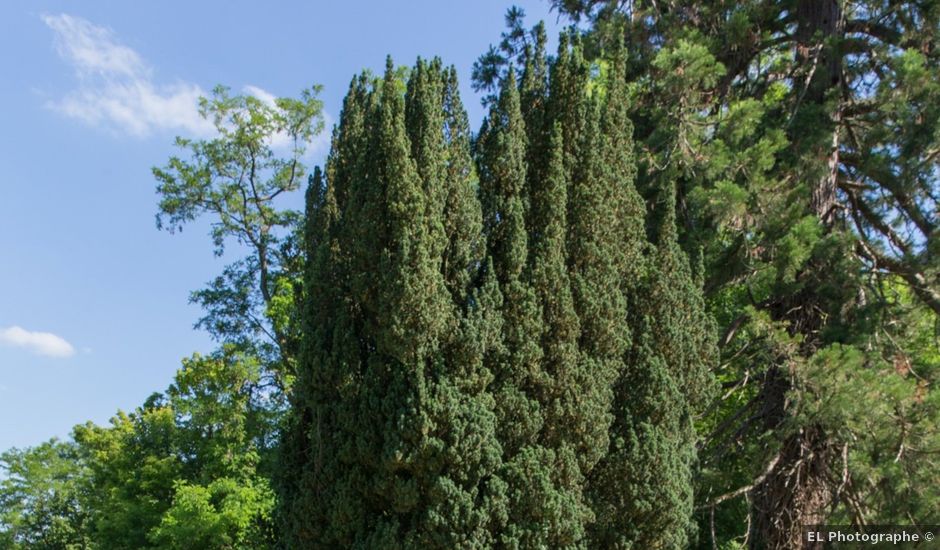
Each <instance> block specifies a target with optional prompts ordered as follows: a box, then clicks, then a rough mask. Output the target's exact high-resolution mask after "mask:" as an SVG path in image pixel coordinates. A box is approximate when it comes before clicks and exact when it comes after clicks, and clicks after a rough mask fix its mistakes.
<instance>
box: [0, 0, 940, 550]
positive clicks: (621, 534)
mask: <svg viewBox="0 0 940 550" xmlns="http://www.w3.org/2000/svg"><path fill="white" fill-rule="evenodd" d="M555 8H556V9H557V10H558V11H559V13H560V14H561V15H563V16H565V17H568V18H570V19H571V21H572V23H573V24H574V25H573V26H572V28H571V29H570V30H568V31H566V32H564V33H563V35H562V37H561V38H560V40H559V47H558V49H557V51H556V52H554V53H549V52H547V51H546V46H545V44H546V36H545V31H544V29H543V28H542V26H541V25H536V26H535V27H532V28H528V27H526V25H525V22H524V19H523V14H522V13H521V11H520V10H517V9H511V10H510V11H509V12H508V14H507V30H506V32H505V33H504V35H503V37H502V40H501V42H500V43H499V44H498V45H497V46H494V47H493V48H491V49H490V51H489V52H487V53H485V54H484V55H483V56H481V58H480V60H479V62H478V63H477V65H476V66H475V67H474V72H473V82H474V85H475V87H476V89H477V90H478V91H480V92H482V93H483V94H484V102H485V104H486V105H487V106H488V107H489V109H490V113H489V116H488V117H487V118H486V120H485V121H484V123H483V125H482V127H481V128H480V130H479V131H478V132H476V133H473V132H472V131H471V130H470V128H469V123H468V121H467V117H466V113H465V112H464V110H463V107H462V105H461V101H460V98H459V94H458V93H457V75H456V73H455V71H454V70H453V69H451V68H445V67H444V66H443V65H442V64H441V62H440V61H438V60H432V61H423V60H419V61H418V63H417V64H416V65H415V66H414V67H412V68H404V67H395V66H394V65H392V64H391V62H389V64H388V67H387V70H386V73H385V74H384V75H382V76H381V77H379V76H375V75H371V74H368V73H364V74H362V75H359V76H357V77H355V78H354V79H353V81H352V83H351V85H350V89H349V93H348V94H347V97H346V99H345V101H344V105H343V112H342V116H341V118H340V121H339V123H338V125H337V127H336V128H335V129H334V130H333V142H332V148H331V152H330V156H329V159H328V160H327V163H326V166H325V167H324V170H322V171H320V170H314V172H313V173H312V174H310V178H309V185H308V188H307V191H306V193H307V211H306V213H300V212H296V211H291V210H285V209H283V208H279V207H278V206H277V199H278V197H279V196H281V195H282V194H284V193H290V192H296V191H297V190H298V189H299V188H300V186H301V183H302V182H304V181H307V180H308V177H307V174H306V173H305V171H304V168H303V166H302V163H301V162H300V159H301V156H302V153H303V147H304V145H305V143H306V142H308V141H309V139H310V138H311V137H312V136H313V135H314V134H315V133H316V132H318V131H320V130H321V128H320V126H321V124H322V123H321V117H320V107H321V106H320V103H319V102H318V100H317V99H316V89H312V90H310V91H308V92H305V93H304V94H302V95H301V97H300V98H298V99H281V100H278V102H277V104H276V105H275V106H270V105H266V104H264V103H262V102H260V101H258V100H256V99H254V98H251V97H241V96H230V95H229V94H228V93H227V91H226V90H224V89H221V88H220V89H217V90H216V93H215V94H214V96H213V97H212V98H209V99H206V100H205V101H204V103H203V110H204V115H205V116H206V117H208V118H210V119H212V120H213V121H214V122H215V123H216V126H217V129H218V137H217V138H215V139H211V140H204V141H189V140H183V139H180V140H178V145H180V147H181V149H182V151H183V152H184V155H183V156H182V157H180V158H176V157H174V158H171V159H170V160H169V162H168V163H167V165H166V166H164V167H162V168H159V169H155V170H154V174H155V176H156V178H157V180H158V191H159V194H160V198H161V202H160V215H159V217H158V225H160V226H161V227H164V228H167V229H170V230H174V229H180V228H182V226H183V225H185V224H186V223H188V222H191V221H193V220H195V219H196V218H198V217H201V216H209V217H210V219H211V221H212V237H213V240H214V243H215V245H216V247H217V252H218V253H221V252H222V248H223V246H224V245H225V244H226V243H228V242H237V243H239V244H240V245H241V246H240V247H239V249H240V250H244V251H247V254H246V256H245V257H244V258H243V259H241V260H239V261H237V262H235V263H234V264H232V265H230V266H229V267H227V268H226V269H225V270H224V272H223V274H221V275H220V276H219V277H218V278H217V279H215V280H214V281H211V282H210V283H209V285H208V286H207V287H206V288H205V289H203V290H200V291H197V292H195V293H194V294H193V297H192V299H193V300H194V301H195V302H197V303H199V304H201V305H202V306H203V307H204V309H205V311H206V315H205V316H204V317H203V318H202V319H201V320H200V321H199V324H198V325H199V326H200V327H202V328H205V329H207V330H209V331H210V333H211V334H212V335H213V336H214V337H216V338H217V339H218V340H219V342H220V348H219V350H218V351H217V352H215V353H213V354H211V355H210V356H207V357H200V356H193V357H192V358H190V359H188V360H185V361H184V363H183V367H182V368H181V369H180V371H179V372H178V374H177V377H176V379H175V381H174V383H173V384H172V385H171V386H170V388H168V390H167V391H165V392H163V393H161V394H155V395H154V396H153V397H152V398H150V399H149V400H148V401H147V402H146V403H145V404H144V405H142V406H141V407H140V408H138V409H137V410H135V411H134V412H133V413H130V414H125V413H119V414H118V415H117V416H116V417H115V418H114V419H113V420H112V422H111V425H110V426H108V427H99V426H94V425H90V424H89V425H83V426H78V427H76V429H75V430H74V433H73V438H72V439H71V440H70V441H66V442H60V441H51V442H49V443H46V444H43V445H40V446H37V447H35V448H31V449H26V450H11V451H8V452H7V453H5V454H4V455H3V456H2V459H0V464H2V466H3V468H4V470H5V474H6V477H5V479H3V480H2V481H0V543H3V544H4V545H7V546H10V547H29V548H33V547H38V548H43V547H45V548H70V547H71V548H85V547H98V548H141V547H166V548H177V547H179V548H190V547H193V545H194V544H195V545H197V546H199V547H206V548H227V547H268V546H274V545H283V546H287V547H321V546H323V547H326V546H336V545H340V546H348V545H358V546H364V547H397V546H408V547H413V546H419V547H426V546H427V547H455V546H459V547H494V546H498V547H519V548H530V547H554V546H559V547H642V548H645V547H651V548H673V547H687V546H701V547H723V548H735V547H743V546H750V547H755V548H792V547H800V544H801V543H800V542H799V535H800V532H801V527H802V525H804V524H811V523H821V522H824V521H827V522H830V523H851V524H853V525H857V526H864V525H866V524H878V523H902V524H909V523H912V522H913V523H921V524H930V523H938V522H940V521H938V520H940V518H938V517H937V514H938V510H940V494H938V491H940V489H938V487H940V483H938V482H940V479H938V475H940V474H938V472H940V469H938V468H937V462H936V461H937V453H938V452H940V433H938V428H937V426H938V422H937V421H938V405H940V402H938V397H937V392H936V390H935V389H934V385H935V383H934V379H935V378H936V377H937V375H938V364H940V355H938V353H937V343H936V315H937V313H940V296H938V294H937V292H938V281H937V263H936V255H935V250H934V248H935V239H934V238H933V237H934V230H935V228H934V226H935V224H936V216H937V185H936V182H937V176H938V155H937V151H938V140H940V132H938V124H937V122H938V121H937V118H938V116H940V102H938V99H940V98H938V92H940V88H938V86H940V84H938V79H937V78H936V77H937V75H938V67H937V55H938V53H937V46H936V35H937V32H938V31H940V28H938V17H940V5H938V4H937V3H935V2H917V3H915V2H887V1H884V2H879V1H858V2H840V1H837V0H825V1H823V2H818V1H808V0H806V1H804V0H792V1H773V2H771V1H752V2H733V3H731V2H681V1H677V2H661V1H657V2H645V1H639V0H637V1H634V2H621V1H616V2H610V1H601V0H587V1H578V0H575V1H570V2H569V1H563V2H556V3H555ZM285 134H286V135H287V136H289V137H290V138H292V142H293V143H294V147H293V148H292V149H291V150H290V151H289V152H288V153H287V154H286V155H285V154H282V153H281V152H280V151H277V152H276V151H274V150H272V148H271V146H270V143H271V141H270V140H271V138H272V137H273V136H274V135H285ZM197 541H198V542H197Z"/></svg>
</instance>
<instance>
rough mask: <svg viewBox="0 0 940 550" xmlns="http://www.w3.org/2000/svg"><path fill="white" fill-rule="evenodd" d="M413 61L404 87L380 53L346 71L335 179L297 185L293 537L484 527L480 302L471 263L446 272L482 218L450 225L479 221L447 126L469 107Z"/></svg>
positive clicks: (388, 540) (489, 443) (488, 413)
mask: <svg viewBox="0 0 940 550" xmlns="http://www.w3.org/2000/svg"><path fill="white" fill-rule="evenodd" d="M412 74H413V76H412V80H411V81H410V82H409V83H408V85H407V92H406V94H402V93H401V85H400V83H399V82H398V80H397V77H396V73H395V71H394V68H393V67H392V65H391V61H389V63H388V65H387V67H386V73H385V77H384V79H383V80H382V81H381V82H376V83H374V84H373V83H369V82H368V80H367V79H366V78H364V77H363V78H360V79H359V80H357V81H355V82H354V85H353V87H352V88H351V91H350V95H349V96H348V97H347V101H346V104H345V105H344V112H343V117H342V118H341V120H340V125H339V127H338V129H337V130H336V132H335V134H334V150H333V152H332V153H331V156H330V160H329V165H328V169H327V174H328V180H329V178H330V177H332V178H335V181H328V182H327V184H326V185H325V186H323V185H320V184H318V183H314V184H313V185H312V187H311V189H323V191H322V193H321V192H320V191H313V190H312V191H311V192H310V196H311V200H310V203H311V205H312V206H311V208H310V209H309V212H308V216H309V217H308V227H310V228H311V229H310V230H309V231H308V234H309V235H311V237H309V238H308V241H309V244H310V247H311V250H308V265H309V270H308V277H307V282H308V297H307V308H306V316H307V320H308V321H307V326H306V333H307V338H306V341H307V345H306V346H305V353H304V358H305V359H304V369H302V378H303V382H302V383H300V384H299V385H298V390H297V391H298V396H297V402H298V405H299V406H298V407H296V408H295V417H296V418H297V421H296V424H297V426H296V427H295V430H294V431H293V432H292V435H291V437H292V438H296V439H297V441H291V442H289V446H288V449H289V450H290V451H291V455H292V456H293V457H299V459H300V460H301V461H303V462H304V465H303V468H302V470H303V475H301V476H300V481H298V482H297V484H296V487H294V489H293V491H289V492H288V493H287V494H288V498H287V499H286V501H285V503H284V508H285V514H284V517H285V519H287V521H286V522H285V526H286V530H287V531H289V533H288V541H289V542H290V543H291V544H293V545H296V546H299V547H311V546H313V547H335V546H350V545H359V546H364V547H382V548H385V547H397V546H411V547H437V548H453V547H479V546H486V545H489V544H490V541H491V533H492V532H493V529H492V528H491V527H490V525H489V523H490V518H491V517H492V514H491V513H490V512H489V511H488V510H489V507H491V506H492V504H491V503H492V502H493V501H494V500H499V498H500V497H499V494H500V490H501V489H500V484H499V483H498V482H496V481H495V479H496V478H495V477H494V473H495V471H496V469H497V468H498V464H499V460H500V455H501V451H500V446H499V444H498V443H497V442H496V439H495V415H494V413H493V399H492V397H491V396H489V394H488V393H487V392H486V390H487V387H488V380H489V376H488V375H487V373H486V371H485V369H484V368H483V362H482V357H483V351H482V349H481V346H480V345H479V340H480V339H479V338H478V336H477V334H478V333H479V332H481V331H482V330H483V329H485V326H481V325H485V323H484V321H481V319H486V318H487V311H488V310H487V307H489V305H488V304H487V303H486V301H485V300H480V301H479V303H481V304H483V305H480V306H476V305H474V303H473V301H472V300H471V299H470V297H469V296H468V295H465V294H464V295H462V294H461V292H462V290H461V289H463V288H465V287H467V285H468V282H467V279H469V275H460V276H457V275H453V274H454V273H458V272H461V271H467V272H468V273H469V272H471V271H474V270H475V269H478V264H479V262H480V258H479V257H476V258H474V257H473V251H474V250H477V251H479V250H480V247H479V246H478V245H475V244H474V242H475V241H477V242H478V241H479V231H478V230H477V231H476V234H475V235H474V234H473V233H469V234H468V233H466V232H461V231H456V232H451V233H448V230H447V228H454V227H455V226H456V225H457V223H458V222H459V221H461V220H468V219H469V221H470V222H471V226H470V227H471V231H473V229H472V228H473V227H474V224H473V220H472V218H473V216H474V213H476V216H477V220H476V223H475V227H477V228H479V227H480V222H479V218H478V216H479V212H480V209H479V206H478V205H475V204H474V203H475V200H476V198H475V196H474V195H473V193H472V188H470V180H469V176H470V174H469V171H468V167H469V158H470V157H469V154H470V153H469V150H468V147H469V140H468V139H467V136H466V135H461V134H460V130H459V129H454V130H455V131H454V132H452V131H451V129H452V128H453V127H454V126H459V124H460V122H461V120H462V119H465V117H466V115H465V114H464V113H463V111H462V107H461V106H460V104H459V98H458V97H457V96H456V94H455V92H454V90H455V89H456V82H453V81H448V76H447V74H446V73H445V72H444V71H443V70H442V69H441V67H440V63H439V62H438V61H434V62H432V63H426V62H423V61H419V62H418V64H417V66H416V67H415V69H414V71H412ZM449 74H450V76H451V77H452V76H453V73H452V72H451V73H449ZM445 104H446V108H445ZM455 132H456V133H455ZM455 135H457V136H458V137H456V138H455V137H454V136H455ZM461 147H462V148H463V151H460V150H459V149H460V148H461ZM461 163H462V167H461V166H455V165H459V164H461ZM318 174H319V173H318ZM320 196H322V197H324V198H323V199H320V198H318V197H320ZM339 197H343V198H344V199H345V200H344V201H343V203H344V204H342V205H337V206H336V207H334V206H332V204H333V203H334V202H339V201H337V200H336V199H337V198H339ZM321 205H326V206H321ZM324 212H326V213H329V215H328V216H325V215H324V214H323V213H324ZM332 212H336V214H332ZM314 220H316V221H314ZM321 220H329V223H326V222H325V221H321ZM313 249H315V250H313ZM445 255H447V256H448V257H449V258H451V257H452V258H453V260H454V262H458V263H463V264H464V267H463V268H460V269H451V268H450V267H448V266H449V265H450V264H449V263H448V262H446V261H445V260H444V258H445ZM451 263H452V262H451ZM449 274H450V275H453V280H452V281H449V282H448V281H447V280H446V278H447V277H448V275H449ZM467 290H469V289H467ZM490 309H492V308H490ZM465 311H466V312H467V313H466V314H464V312H465ZM494 495H495V496H494Z"/></svg>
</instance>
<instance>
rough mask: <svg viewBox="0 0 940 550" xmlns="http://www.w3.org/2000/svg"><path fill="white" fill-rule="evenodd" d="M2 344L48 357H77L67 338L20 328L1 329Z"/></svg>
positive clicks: (0, 341)
mask: <svg viewBox="0 0 940 550" xmlns="http://www.w3.org/2000/svg"><path fill="white" fill-rule="evenodd" d="M0 344H3V345H7V346H13V347H18V348H25V349H28V350H29V351H31V352H33V353H35V354H37V355H45V356H46V357H71V356H73V355H75V348H74V347H72V344H70V343H68V342H67V341H66V340H65V338H62V337H61V336H58V335H56V334H52V333H51V332H38V331H29V330H26V329H23V328H20V327H18V326H12V327H8V328H5V329H0Z"/></svg>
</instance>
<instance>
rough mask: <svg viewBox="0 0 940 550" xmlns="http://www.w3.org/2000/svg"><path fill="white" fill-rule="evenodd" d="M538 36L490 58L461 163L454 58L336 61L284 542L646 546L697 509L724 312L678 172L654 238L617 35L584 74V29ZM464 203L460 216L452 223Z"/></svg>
mask: <svg viewBox="0 0 940 550" xmlns="http://www.w3.org/2000/svg"><path fill="white" fill-rule="evenodd" d="M534 36H535V38H536V41H535V44H534V45H533V46H530V47H528V48H527V49H526V50H525V53H524V56H525V60H524V63H523V73H522V78H521V80H519V81H517V79H516V76H515V70H514V69H513V68H511V67H510V68H509V69H508V70H507V71H505V72H504V73H503V74H502V76H501V78H500V80H499V83H498V91H497V92H496V94H495V95H494V97H493V98H492V102H491V104H490V113H489V116H488V117H487V118H486V120H485V122H484V124H483V128H482V129H481V130H480V132H479V134H478V136H477V139H476V140H475V143H474V145H473V156H474V157H475V158H476V162H475V169H474V166H473V165H472V164H471V163H470V162H469V159H470V155H471V150H470V143H469V140H468V139H466V137H465V136H466V131H465V130H463V129H464V128H465V127H466V123H465V115H464V114H463V113H462V108H461V107H460V104H459V100H458V98H457V97H456V95H455V94H454V93H452V92H450V91H451V90H455V89H456V88H455V80H454V76H453V75H454V73H453V70H452V69H451V70H447V71H445V70H442V69H441V67H440V63H439V62H438V61H434V62H431V63H427V62H424V61H420V60H419V62H418V64H417V65H416V66H415V67H414V68H413V69H411V70H410V71H409V72H408V73H407V76H405V77H404V78H403V77H402V76H401V72H400V71H396V70H395V69H394V67H393V66H392V65H391V63H389V65H388V67H387V69H386V74H385V76H384V78H383V80H381V81H379V80H374V79H371V78H369V77H368V76H367V75H362V76H360V77H357V78H355V79H354V80H353V82H352V84H351V87H350V91H349V94H348V95H347V97H346V100H345V103H344V107H343V112H342V116H341V118H340V122H339V125H338V126H337V128H336V130H335V132H334V141H333V150H332V152H331V155H330V158H329V161H328V162H327V167H326V171H325V177H324V176H323V174H321V173H320V172H316V173H315V177H314V179H313V181H312V183H311V187H310V189H309V190H308V212H307V230H306V235H307V244H308V250H307V254H308V268H307V274H306V279H305V288H306V289H307V304H306V305H305V308H304V318H305V320H304V327H305V328H304V333H305V335H306V336H307V337H306V339H305V341H304V347H303V349H304V352H303V354H302V360H301V362H300V368H299V369H298V383H297V386H296V393H295V403H296V405H295V408H294V411H293V418H292V425H291V431H290V432H289V435H288V436H287V438H286V439H285V441H284V442H283V444H284V448H283V449H284V453H283V456H284V460H285V462H284V463H283V464H282V469H283V472H284V474H285V479H284V481H283V490H282V496H283V497H284V498H283V501H282V503H281V505H282V511H283V517H284V535H285V536H286V537H287V542H288V544H289V545H291V546H296V547H335V546H360V547H399V546H402V547H439V548H453V547H492V546H505V547H514V548H536V547H585V546H608V545H612V544H613V545H631V544H632V545H639V546H656V545H659V546H662V545H682V544H684V543H685V541H687V540H688V538H689V535H690V534H691V533H692V532H693V531H694V529H693V524H692V522H691V516H692V474H693V469H694V467H695V442H696V439H695V433H694V431H693V426H692V416H693V414H694V413H695V412H696V411H697V410H700V409H701V408H702V407H703V405H704V404H705V402H706V399H707V398H708V397H710V391H709V387H710V384H709V382H708V380H709V375H708V369H709V367H710V366H712V365H711V363H713V361H714V343H713V341H712V339H713V338H714V332H713V331H712V330H711V328H712V325H711V323H710V321H709V320H708V317H707V315H706V314H705V311H704V302H703V299H702V293H701V288H698V287H697V284H698V283H696V282H695V279H694V278H693V277H692V269H691V266H690V264H689V260H688V257H687V255H686V254H685V253H684V252H683V251H682V250H681V249H680V248H679V246H678V241H677V229H676V221H675V220H676V218H675V194H674V190H673V188H672V187H667V188H664V190H663V193H662V201H661V202H662V204H660V205H659V206H658V207H657V209H656V215H657V216H658V217H657V219H658V222H656V223H655V224H653V225H655V228H656V231H655V232H654V233H655V235H656V238H655V240H654V241H651V240H650V239H649V238H648V237H647V234H646V230H645V228H646V226H647V212H646V208H645V206H644V205H643V203H642V201H641V199H640V196H639V193H638V192H637V190H636V189H635V188H634V184H633V177H634V173H635V168H634V164H633V147H632V142H631V130H630V123H629V119H628V118H626V115H625V114H626V105H625V102H626V101H627V99H626V94H627V81H626V79H625V78H624V65H625V59H626V56H625V51H624V50H623V49H622V48H621V49H616V50H614V51H612V52H611V59H610V60H609V62H608V64H609V65H612V66H613V67H614V68H613V69H612V71H611V74H613V77H612V78H613V80H611V79H610V78H611V77H608V80H605V81H600V80H599V78H598V76H597V75H592V71H591V66H590V64H589V63H588V62H587V61H586V60H585V58H584V56H583V54H582V47H581V44H580V40H579V39H578V38H577V36H575V35H568V34H566V35H564V36H563V39H562V42H561V45H560V46H559V51H558V55H557V56H556V57H555V58H554V59H551V60H549V59H548V57H547V55H546V52H545V49H544V48H545V40H544V34H543V33H541V31H537V32H536V33H535V35H534ZM402 79H404V82H402ZM454 128H460V129H461V131H460V132H459V133H458V134H456V138H459V140H458V139H455V134H454V133H453V129H454ZM455 168H458V169H455ZM474 191H475V192H474ZM448 196H451V197H454V199H452V200H450V201H448V200H447V199H446V197H448ZM458 217H459V219H460V220H461V221H463V222H464V223H467V222H469V223H470V224H471V225H469V227H467V226H463V227H464V228H465V229H471V228H472V229H475V231H474V232H470V231H464V232H462V233H454V234H451V235H448V233H447V231H446V230H445V228H449V227H458V224H457V223H456V222H457V219H458ZM651 219H652V218H651ZM651 223H652V222H651ZM480 244H483V245H484V246H483V247H482V248H481V247H480ZM451 251H459V252H460V255H459V256H457V257H454V256H453V255H452V254H451ZM454 262H459V263H456V264H455V263H454ZM628 304H630V305H631V306H632V307H628ZM615 399H616V401H615ZM642 524H646V525H647V527H646V528H638V526H639V525H642Z"/></svg>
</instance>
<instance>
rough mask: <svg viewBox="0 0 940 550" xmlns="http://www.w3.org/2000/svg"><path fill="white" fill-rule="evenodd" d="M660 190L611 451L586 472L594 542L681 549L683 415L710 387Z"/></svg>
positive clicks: (686, 512) (695, 296)
mask: <svg viewBox="0 0 940 550" xmlns="http://www.w3.org/2000/svg"><path fill="white" fill-rule="evenodd" d="M660 196H661V201H660V203H661V204H660V208H661V212H660V215H659V216H658V217H659V222H658V224H657V227H656V234H657V237H656V247H655V250H654V251H653V256H652V258H651V259H650V261H649V262H648V271H647V274H646V277H645V278H644V279H643V280H642V281H641V282H640V284H637V285H635V286H634V288H635V290H634V292H635V295H633V296H632V297H631V300H630V302H631V304H635V306H634V308H633V309H631V311H630V313H629V318H630V324H631V329H632V330H631V333H632V335H633V342H632V346H631V351H630V352H629V353H628V354H627V359H626V365H625V368H624V371H623V374H622V375H621V377H620V379H619V380H618V381H617V383H616V384H615V387H614V391H615V397H614V408H613V412H614V418H615V420H614V424H613V426H612V428H611V447H610V452H609V454H608V456H607V457H605V459H604V460H603V462H602V464H601V465H600V466H599V467H598V468H597V470H596V472H595V475H594V477H593V478H592V496H593V497H594V498H593V499H592V503H593V505H594V509H595V512H596V513H597V517H598V521H597V524H596V525H595V526H593V528H592V532H591V535H592V540H593V542H594V543H595V544H596V545H598V546H600V547H609V548H684V547H686V546H687V545H688V543H689V541H690V537H691V536H692V534H693V530H694V524H693V522H692V517H691V516H692V486H693V485H692V474H693V468H694V465H695V433H694V430H693V426H692V415H693V413H694V412H695V410H696V408H697V407H698V406H699V405H700V404H701V403H702V401H701V398H702V397H704V396H705V395H707V394H708V390H709V389H710V388H711V384H710V378H709V376H708V369H709V367H710V365H711V364H712V362H713V360H714V357H715V356H716V348H715V345H714V343H713V341H712V340H711V334H712V332H711V326H710V321H709V319H708V316H707V314H706V313H705V311H704V303H703V300H702V294H701V288H700V287H696V283H695V282H694V279H693V277H692V273H691V269H690V267H689V261H688V258H687V256H686V255H685V253H684V252H683V251H682V250H681V248H680V247H679V245H678V241H677V236H676V225H675V224H676V217H675V190H674V189H673V188H671V187H669V188H666V189H664V190H663V191H662V193H661V194H660Z"/></svg>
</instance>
